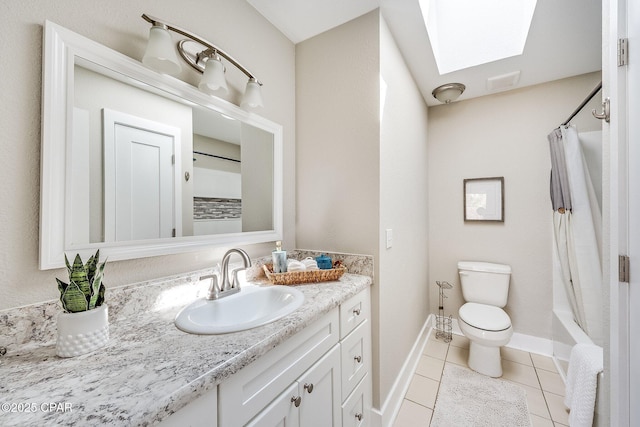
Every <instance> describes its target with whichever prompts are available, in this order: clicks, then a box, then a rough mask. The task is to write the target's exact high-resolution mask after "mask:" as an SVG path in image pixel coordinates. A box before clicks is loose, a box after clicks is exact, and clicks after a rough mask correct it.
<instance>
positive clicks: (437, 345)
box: [422, 340, 449, 360]
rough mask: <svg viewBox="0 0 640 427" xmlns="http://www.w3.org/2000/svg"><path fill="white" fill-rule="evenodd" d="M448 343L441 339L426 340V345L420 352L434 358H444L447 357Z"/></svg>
mask: <svg viewBox="0 0 640 427" xmlns="http://www.w3.org/2000/svg"><path fill="white" fill-rule="evenodd" d="M448 349H449V344H447V343H445V342H442V341H435V340H427V345H426V346H425V347H424V351H423V352H422V354H425V355H427V356H431V357H435V358H436V359H440V360H445V359H446V358H447V350H448Z"/></svg>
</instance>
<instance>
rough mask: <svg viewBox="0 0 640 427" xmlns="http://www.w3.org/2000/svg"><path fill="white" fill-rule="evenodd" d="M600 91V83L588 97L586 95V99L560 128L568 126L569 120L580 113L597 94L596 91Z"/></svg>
mask: <svg viewBox="0 0 640 427" xmlns="http://www.w3.org/2000/svg"><path fill="white" fill-rule="evenodd" d="M600 89H602V82H600V83H598V86H596V88H595V89H593V90H592V91H591V93H590V94H589V95H587V97H586V98H585V99H584V101H582V104H580V105H579V106H578V108H576V109H575V111H574V112H573V113H571V115H570V116H569V118H568V119H567V120H565V122H564V123H562V126H566V125H568V124H569V122H570V121H571V119H573V118H574V117H575V116H576V115H577V114H578V113H579V112H580V110H582V109H583V108H584V106H585V105H587V103H588V102H589V101H591V99H593V97H594V96H596V93H598V91H599V90H600Z"/></svg>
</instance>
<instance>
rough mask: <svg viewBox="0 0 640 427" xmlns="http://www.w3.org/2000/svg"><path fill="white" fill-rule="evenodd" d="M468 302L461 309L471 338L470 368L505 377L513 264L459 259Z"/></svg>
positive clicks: (463, 326)
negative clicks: (502, 349) (506, 308)
mask: <svg viewBox="0 0 640 427" xmlns="http://www.w3.org/2000/svg"><path fill="white" fill-rule="evenodd" d="M458 274H459V276H460V285H461V288H462V296H463V298H464V300H465V304H464V305H463V306H462V307H460V310H458V320H459V324H460V329H461V330H462V333H463V334H464V336H466V337H467V338H469V342H470V346H469V361H468V364H469V367H470V368H471V369H473V370H474V371H476V372H479V373H481V374H483V375H487V376H490V377H500V376H502V363H501V360H500V347H502V346H503V345H506V344H507V343H508V342H509V340H510V339H511V336H512V335H513V328H512V326H511V319H510V318H509V315H508V314H507V313H506V312H505V311H504V310H503V309H502V308H503V307H504V306H505V305H506V304H507V296H508V295H509V279H510V278H511V267H510V266H508V265H504V264H494V263H489V262H472V261H460V262H458Z"/></svg>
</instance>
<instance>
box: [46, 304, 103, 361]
mask: <svg viewBox="0 0 640 427" xmlns="http://www.w3.org/2000/svg"><path fill="white" fill-rule="evenodd" d="M107 341H109V310H108V308H107V306H106V305H105V304H103V305H101V306H100V307H98V308H95V309H93V310H88V311H82V312H79V313H60V314H59V315H58V340H57V342H56V353H57V354H58V356H60V357H73V356H80V355H81V354H85V353H90V352H92V351H94V350H97V349H99V348H100V347H104V346H105V345H106V344H107Z"/></svg>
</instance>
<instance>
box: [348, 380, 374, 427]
mask: <svg viewBox="0 0 640 427" xmlns="http://www.w3.org/2000/svg"><path fill="white" fill-rule="evenodd" d="M370 425H371V375H370V374H367V375H365V377H364V378H363V379H362V380H361V381H360V383H359V384H358V386H357V387H356V389H355V390H354V391H353V393H352V394H351V396H349V398H348V399H347V400H345V401H344V403H343V404H342V427H369V426H370Z"/></svg>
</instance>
